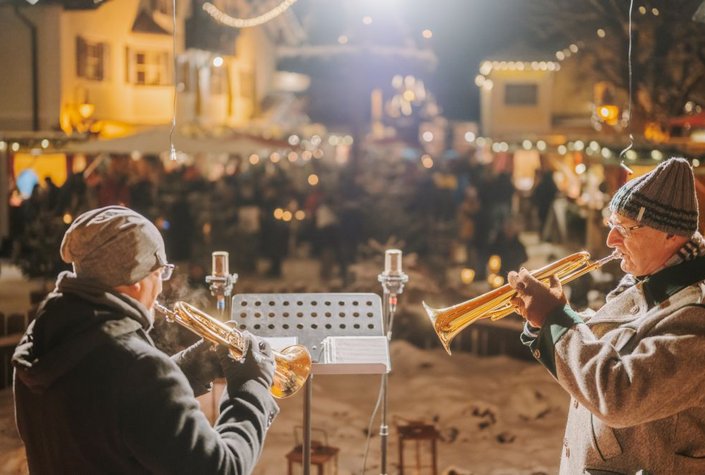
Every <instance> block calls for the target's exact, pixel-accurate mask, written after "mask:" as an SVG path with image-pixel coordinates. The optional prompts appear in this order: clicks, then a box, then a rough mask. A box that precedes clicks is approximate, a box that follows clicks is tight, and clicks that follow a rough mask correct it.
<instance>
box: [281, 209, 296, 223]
mask: <svg viewBox="0 0 705 475" xmlns="http://www.w3.org/2000/svg"><path fill="white" fill-rule="evenodd" d="M293 217H294V215H293V214H291V211H284V212H283V213H282V221H285V222H287V223H288V222H289V221H291V219H292V218H293Z"/></svg>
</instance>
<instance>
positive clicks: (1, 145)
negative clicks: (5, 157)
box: [0, 140, 7, 152]
mask: <svg viewBox="0 0 705 475" xmlns="http://www.w3.org/2000/svg"><path fill="white" fill-rule="evenodd" d="M5 150H7V142H5V141H4V140H0V152H4V151H5Z"/></svg>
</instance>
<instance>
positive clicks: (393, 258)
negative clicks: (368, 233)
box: [384, 249, 402, 275]
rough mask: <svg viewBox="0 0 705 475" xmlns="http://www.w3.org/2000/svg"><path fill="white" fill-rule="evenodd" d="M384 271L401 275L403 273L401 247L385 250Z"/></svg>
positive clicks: (387, 273)
mask: <svg viewBox="0 0 705 475" xmlns="http://www.w3.org/2000/svg"><path fill="white" fill-rule="evenodd" d="M384 273H385V274H386V275H400V274H401V273H402V271H401V251H400V250H399V249H387V250H386V251H384Z"/></svg>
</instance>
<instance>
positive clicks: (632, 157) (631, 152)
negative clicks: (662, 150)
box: [624, 150, 639, 160]
mask: <svg viewBox="0 0 705 475" xmlns="http://www.w3.org/2000/svg"><path fill="white" fill-rule="evenodd" d="M624 156H625V157H627V159H628V160H636V159H637V158H639V154H637V153H636V150H627V153H625V154H624Z"/></svg>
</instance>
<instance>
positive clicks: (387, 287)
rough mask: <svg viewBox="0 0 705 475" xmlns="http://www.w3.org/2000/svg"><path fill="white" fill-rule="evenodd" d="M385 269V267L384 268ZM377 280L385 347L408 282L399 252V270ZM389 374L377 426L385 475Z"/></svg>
mask: <svg viewBox="0 0 705 475" xmlns="http://www.w3.org/2000/svg"><path fill="white" fill-rule="evenodd" d="M387 252H389V251H387ZM385 267H387V266H385ZM377 280H378V281H379V282H380V283H381V284H382V291H383V294H384V296H383V298H382V321H383V325H384V332H385V335H386V336H387V345H389V342H390V341H391V340H392V326H393V324H394V312H395V311H396V309H397V295H400V294H401V293H402V292H404V284H405V283H406V282H408V281H409V276H408V275H406V274H405V273H404V272H402V271H401V252H399V270H398V271H397V272H390V271H389V269H388V268H386V269H385V271H384V272H382V273H381V274H379V275H378V276H377ZM388 378H389V373H384V374H383V375H382V421H381V423H380V426H379V435H380V444H381V461H380V474H381V475H387V442H388V438H389V426H388V425H387V384H388Z"/></svg>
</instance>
